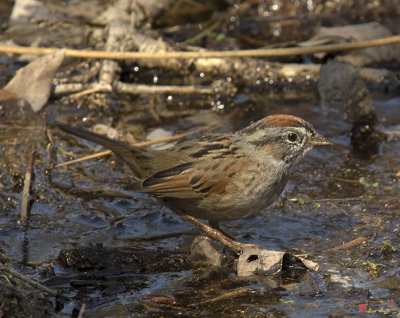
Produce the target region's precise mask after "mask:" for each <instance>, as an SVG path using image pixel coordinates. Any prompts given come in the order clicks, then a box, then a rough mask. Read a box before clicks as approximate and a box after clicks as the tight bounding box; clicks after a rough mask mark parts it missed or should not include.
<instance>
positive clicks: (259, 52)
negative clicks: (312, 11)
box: [0, 36, 400, 60]
mask: <svg viewBox="0 0 400 318" xmlns="http://www.w3.org/2000/svg"><path fill="white" fill-rule="evenodd" d="M399 42H400V36H391V37H386V38H381V39H374V40H368V41H360V42H354V43H343V44H330V45H319V46H314V47H292V48H277V49H254V50H240V51H237V50H236V51H199V52H159V53H152V52H106V51H91V50H86V51H84V50H71V49H67V50H66V51H65V56H69V57H76V58H98V59H118V60H126V59H193V58H202V59H203V58H223V57H266V56H288V55H303V54H313V53H319V52H336V51H347V50H354V49H362V48H367V47H374V46H381V45H388V44H393V43H399ZM57 50H59V49H58V48H43V47H41V48H35V47H24V46H7V45H1V46H0V52H2V53H14V54H36V55H44V54H51V53H54V52H55V51H57Z"/></svg>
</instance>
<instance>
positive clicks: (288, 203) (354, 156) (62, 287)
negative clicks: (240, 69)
mask: <svg viewBox="0 0 400 318" xmlns="http://www.w3.org/2000/svg"><path fill="white" fill-rule="evenodd" d="M267 2H268V1H267ZM267 2H265V3H264V2H262V3H261V2H260V3H259V4H258V7H257V8H258V9H257V10H258V11H257V10H256V11H257V12H259V13H260V10H262V8H263V7H262V6H263V5H267V4H269V2H268V3H267ZM307 3H308V1H307ZM323 3H328V1H327V2H323ZM0 7H2V10H0V11H1V12H4V14H3V13H2V16H1V22H2V23H3V25H2V31H3V32H5V30H6V29H7V17H8V15H7V14H6V13H7V12H9V11H10V10H11V8H12V3H11V2H5V3H2V4H0ZM3 7H4V8H3ZM227 7H229V5H228V4H224V5H223V6H222V7H221V8H212V10H226V8H227ZM252 8H253V10H255V9H254V7H252ZM381 8H382V10H381V11H380V12H377V11H374V10H375V9H374V10H371V11H366V13H365V15H364V16H363V18H362V19H361V18H360V16H359V15H358V14H356V13H355V11H352V10H353V9H354V8H350V9H348V11H346V10H344V11H343V12H342V14H340V12H339V13H337V12H336V15H333V16H330V17H329V19H328V18H327V17H325V19H321V20H322V22H324V23H327V21H328V22H329V23H330V24H331V25H334V24H335V22H336V23H341V24H344V23H346V24H351V23H360V22H366V21H367V22H368V21H376V20H378V19H379V20H380V21H383V22H384V23H385V25H386V26H388V27H389V28H390V29H391V30H392V31H393V32H396V30H397V32H398V31H399V25H400V24H399V16H400V15H399V12H398V11H397V12H396V11H390V8H392V7H391V3H390V2H388V3H386V2H385V3H383V4H382V7H381ZM287 10H288V9H287ZM385 10H386V11H385ZM310 11H312V10H310ZM287 12H289V11H287ZM242 14H243V13H242ZM251 17H254V16H252V15H250V14H249V15H246V14H243V16H242V20H241V23H240V24H239V25H236V24H235V29H234V32H233V31H232V32H230V33H229V32H226V36H227V40H226V41H228V42H227V44H226V45H228V46H229V45H230V43H231V42H229V41H233V39H235V41H237V42H236V43H235V44H236V45H238V43H239V44H240V47H241V48H251V47H254V46H258V45H259V41H261V40H260V39H265V38H267V37H266V36H265V34H271V32H272V31H274V30H275V29H274V28H273V29H272V31H271V29H268V30H266V29H265V28H264V27H265V26H264V24H263V20H262V19H261V18H260V16H258V18H254V19H253V20H252V19H251ZM316 17H317V15H316V14H315V15H314V16H313V18H314V19H316ZM308 18H309V19H307V17H304V20H302V25H303V27H304V32H301V37H303V38H304V39H305V38H307V36H308V35H309V34H311V33H312V31H313V28H314V26H315V20H313V19H311V18H310V17H308ZM165 19H166V20H165V21H164V22H162V23H161V22H160V23H159V26H158V28H159V30H160V32H161V33H162V34H164V36H166V35H167V34H169V33H172V32H173V29H172V26H170V25H169V24H168V16H167V18H165ZM180 19H183V18H182V17H181V16H180ZM335 19H336V20H335ZM365 20H366V21H365ZM183 22H187V21H183ZM183 22H181V21H180V23H183ZM289 25H290V23H289ZM283 26H284V25H283ZM283 26H281V28H283V30H284V31H286V32H287V33H285V32H281V33H279V34H275V35H274V36H271V35H270V38H273V42H285V41H290V40H292V38H291V35H292V34H293V33H291V32H290V30H287V29H285V28H284V27H283ZM280 30H281V29H280ZM219 31H221V33H223V31H224V30H219ZM185 32H186V33H185ZM297 32H299V31H297ZM194 35H195V32H194V31H193V28H188V29H183V30H180V32H178V33H174V34H173V38H174V40H178V39H180V38H183V37H184V38H191V37H192V36H194ZM215 36H218V34H216V35H215ZM299 36H300V35H299ZM249 39H253V41H250V42H249ZM256 40H257V41H256ZM221 41H223V40H221ZM203 44H204V43H203ZM212 45H215V49H221V47H223V45H222V44H221V42H220V41H217V40H216V38H215V37H214V38H211V39H209V40H208V42H207V46H209V47H210V46H212ZM0 61H1V66H0V83H1V86H4V85H5V83H7V82H8V81H9V80H10V79H11V77H12V76H13V74H14V73H15V71H16V70H17V69H18V68H19V67H21V66H23V65H25V62H19V61H17V59H16V56H7V55H4V54H1V55H0ZM297 62H299V61H297ZM85 63H86V61H84V60H79V61H77V60H74V59H70V60H68V61H67V63H65V64H64V65H63V67H62V69H61V70H60V72H59V74H58V78H68V76H72V75H75V73H80V72H83V73H84V70H85V67H86V66H85V65H86V64H85ZM121 65H122V70H123V71H122V73H121V78H122V79H124V80H125V81H131V82H140V83H159V84H168V85H170V84H175V85H176V84H177V83H178V84H181V83H182V78H184V80H183V81H184V82H185V81H188V82H194V83H202V84H204V83H207V82H211V81H212V80H214V76H215V75H213V74H190V75H188V74H186V75H182V74H175V73H172V72H170V71H165V70H162V69H153V68H149V67H142V66H140V65H138V64H137V63H135V62H133V63H130V62H126V63H123V64H121ZM375 66H376V67H379V68H381V67H387V68H388V69H390V70H392V71H393V72H394V73H395V74H399V72H398V71H399V65H398V64H396V63H392V64H388V63H386V64H385V65H382V64H378V65H375ZM221 78H223V77H221ZM225 80H227V79H226V78H225ZM367 88H368V90H369V92H370V94H371V99H372V101H373V105H374V107H375V110H376V114H377V118H378V126H377V127H378V131H379V135H380V136H381V138H380V139H379V145H378V148H377V152H376V153H372V154H371V153H369V154H368V156H361V155H360V154H359V153H355V152H354V151H353V147H352V145H351V138H350V132H351V129H352V124H351V123H349V122H348V121H345V120H343V114H342V113H341V112H340V111H336V110H332V109H330V108H327V107H325V106H324V105H322V102H321V97H320V95H319V93H318V87H317V83H316V82H312V81H311V82H309V83H302V84H301V85H295V83H294V84H290V83H287V82H286V83H284V84H282V85H272V84H271V83H269V82H268V81H260V82H257V81H255V82H254V83H253V85H250V86H241V85H238V91H237V93H236V94H234V96H222V97H221V96H219V97H217V96H213V95H211V96H210V95H207V96H203V95H196V96H179V95H156V96H153V95H152V96H149V95H147V96H143V95H141V96H132V95H128V94H125V95H124V94H117V93H109V94H107V93H97V94H91V95H88V96H85V97H83V98H81V99H79V100H78V101H77V100H74V99H71V98H70V96H68V95H67V96H63V97H60V96H53V97H52V98H51V99H50V100H49V102H48V104H47V105H46V107H45V108H44V110H43V111H42V112H40V113H39V114H36V115H31V114H29V115H26V114H23V113H22V114H18V116H15V115H14V116H13V117H11V118H10V117H7V116H6V115H4V117H3V118H2V121H1V123H0V154H1V155H0V189H1V191H0V208H1V209H0V252H1V261H2V262H3V263H4V264H5V265H6V266H8V267H9V268H11V269H13V270H15V271H17V272H19V273H21V274H24V275H26V276H28V277H30V278H32V279H34V280H36V281H38V282H40V283H41V284H42V285H44V286H46V287H48V288H51V289H52V290H54V291H57V292H58V296H57V297H54V296H52V295H49V294H48V293H47V292H44V291H42V290H40V289H38V288H34V287H33V286H32V285H29V284H26V283H23V282H22V281H19V280H15V279H11V278H12V275H10V274H9V273H7V272H4V271H2V275H0V284H1V290H0V317H1V316H3V317H14V316H15V317H27V316H31V317H46V316H48V317H52V316H60V317H61V316H72V317H77V316H78V313H79V311H80V310H81V311H82V312H84V317H123V316H132V317H138V316H140V317H178V316H179V317H221V316H222V317H238V316H239V317H249V316H254V317H288V316H291V317H326V316H329V317H348V316H352V315H363V314H361V313H360V311H364V310H366V311H368V310H369V313H371V314H377V312H375V310H383V311H385V312H384V313H386V314H388V315H392V316H395V315H399V314H400V269H399V268H400V266H399V265H400V264H399V263H400V258H399V251H398V250H399V248H400V225H399V216H400V215H399V214H400V199H399V193H400V183H399V179H400V133H399V123H400V101H399V97H398V96H399V93H400V87H399V85H398V82H397V83H396V82H395V83H381V84H376V83H374V84H371V83H367ZM275 113H285V114H293V115H296V116H300V117H302V118H304V119H306V120H308V121H309V122H311V123H312V124H313V125H314V127H315V128H316V129H317V130H318V132H320V133H321V134H322V135H324V136H326V137H328V138H329V139H330V140H331V141H333V142H334V143H335V144H336V146H335V147H332V148H330V149H321V150H313V151H312V152H311V153H310V154H309V155H308V156H307V157H306V158H305V159H304V160H302V161H301V163H300V164H299V165H298V166H297V168H296V169H295V170H294V173H293V175H292V177H291V179H290V182H289V184H288V186H287V187H286V191H285V192H284V194H283V195H282V197H281V198H280V199H279V201H278V202H277V203H276V204H274V205H273V206H271V207H269V208H268V209H266V210H265V211H263V213H262V215H260V216H255V217H250V218H246V219H241V220H237V221H231V222H224V223H223V224H222V229H223V230H225V231H226V232H228V233H230V234H232V235H233V236H234V237H235V238H236V239H238V240H241V241H245V242H249V243H257V244H260V245H261V246H264V247H266V248H269V249H273V250H280V251H288V252H291V253H293V254H307V255H309V257H310V259H311V260H313V261H315V262H317V263H318V264H319V266H320V268H319V270H318V271H317V272H313V271H305V270H304V269H302V268H286V269H285V270H283V271H282V272H280V273H279V274H277V275H272V276H267V275H255V276H252V277H250V278H241V277H238V276H237V274H236V263H235V262H236V260H237V255H236V254H235V253H234V252H233V251H230V250H228V249H224V248H223V247H222V246H220V245H218V244H216V245H215V246H216V248H217V249H218V250H220V251H221V252H222V253H223V255H224V262H223V265H222V266H220V267H212V266H205V265H204V264H199V263H194V262H192V260H191V258H190V248H191V243H192V241H193V240H194V239H195V238H196V237H197V236H198V235H200V234H201V232H200V230H199V229H197V228H196V227H194V226H193V225H192V224H190V223H188V222H185V221H183V220H181V219H180V218H179V216H177V215H176V214H174V213H173V212H172V211H170V210H168V209H167V208H165V207H163V206H162V205H160V204H159V203H158V202H157V201H156V200H155V199H154V198H152V197H151V196H148V195H145V194H141V193H137V192H134V191H132V190H131V189H130V187H129V183H130V179H129V177H128V176H127V174H126V171H125V170H124V167H123V166H122V165H121V164H120V162H119V161H118V159H117V158H116V157H114V156H106V157H103V158H100V159H94V160H88V161H85V162H82V163H76V164H73V165H69V166H66V167H55V165H56V164H59V163H62V162H65V161H68V160H70V159H73V158H79V157H82V156H84V155H88V154H92V153H95V152H96V151H101V150H103V149H102V148H101V147H99V146H97V145H95V144H93V143H90V142H88V141H85V140H82V139H79V138H75V137H72V136H69V135H67V134H65V133H62V132H61V131H60V130H58V129H57V128H54V127H52V126H51V123H52V122H53V121H54V120H55V119H56V118H57V119H59V118H62V119H64V120H66V121H68V122H69V123H71V124H72V125H76V126H80V127H84V128H87V129H90V128H91V127H92V126H93V125H94V124H98V123H102V124H105V125H107V126H112V127H115V128H117V130H118V131H120V132H123V133H124V135H125V136H126V134H128V133H130V135H129V136H130V137H129V138H134V139H136V140H144V139H146V136H148V135H149V134H150V132H152V131H154V130H155V129H156V128H163V130H164V131H169V132H172V134H173V135H175V134H180V133H185V132H188V131H192V130H196V129H198V128H201V127H204V126H206V125H207V124H209V123H211V122H212V123H213V124H214V125H213V126H212V127H211V128H208V129H207V132H211V133H212V132H213V131H234V130H236V129H239V128H242V127H244V126H246V125H247V124H248V123H249V122H250V121H252V120H256V119H259V118H262V117H263V116H266V115H269V114H275ZM202 133H204V132H203V131H200V132H197V133H196V134H194V136H199V135H201V134H202ZM192 136H193V135H191V136H189V137H186V138H192ZM32 150H34V152H35V154H34V164H33V179H32V186H31V196H30V201H29V207H30V216H29V219H28V221H27V222H21V220H20V205H21V197H22V189H23V183H24V178H25V167H26V162H27V158H28V157H29V154H30V153H31V152H32ZM353 240H356V241H355V243H354V244H350V246H348V247H343V248H342V247H341V245H342V244H343V243H346V242H351V241H353ZM10 279H11V280H10ZM82 305H84V307H83V308H82ZM381 313H382V312H381ZM368 316H369V315H368Z"/></svg>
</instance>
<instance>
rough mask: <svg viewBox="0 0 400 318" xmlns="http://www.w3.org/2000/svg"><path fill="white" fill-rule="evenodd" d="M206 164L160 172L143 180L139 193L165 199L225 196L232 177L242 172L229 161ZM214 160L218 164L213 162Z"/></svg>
mask: <svg viewBox="0 0 400 318" xmlns="http://www.w3.org/2000/svg"><path fill="white" fill-rule="evenodd" d="M206 160H212V159H206ZM206 160H204V161H203V162H200V163H199V162H196V164H193V163H185V164H181V165H178V166H175V167H172V168H170V169H167V170H163V171H160V172H158V173H156V174H155V175H153V176H151V177H149V178H147V179H145V180H144V181H143V183H142V189H143V191H145V192H148V193H152V194H156V195H159V196H165V197H173V198H182V199H183V198H202V197H204V196H207V195H213V194H221V193H224V192H226V191H227V186H228V184H229V183H230V179H231V178H232V176H233V175H234V174H236V173H237V172H238V171H239V170H240V169H242V168H243V167H241V163H240V162H239V161H237V160H236V159H233V158H232V159H229V158H224V159H215V160H214V161H215V162H213V163H212V164H211V165H210V162H206ZM217 160H219V162H216V161H217ZM202 165H207V166H208V167H210V169H203V168H202V167H201V166H202ZM212 167H214V169H213V168H212Z"/></svg>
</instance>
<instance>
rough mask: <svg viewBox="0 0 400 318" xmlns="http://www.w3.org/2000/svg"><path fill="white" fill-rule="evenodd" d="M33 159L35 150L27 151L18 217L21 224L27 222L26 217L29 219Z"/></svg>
mask: <svg viewBox="0 0 400 318" xmlns="http://www.w3.org/2000/svg"><path fill="white" fill-rule="evenodd" d="M34 157H35V150H34V149H33V150H31V151H29V154H28V162H27V164H26V172H25V180H24V190H23V192H22V202H21V211H20V217H21V221H22V222H25V221H26V220H28V217H29V211H28V203H29V194H30V189H31V180H32V168H33V160H34Z"/></svg>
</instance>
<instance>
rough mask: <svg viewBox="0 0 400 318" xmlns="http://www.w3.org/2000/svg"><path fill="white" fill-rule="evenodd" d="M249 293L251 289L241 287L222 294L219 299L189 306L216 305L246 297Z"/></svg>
mask: <svg viewBox="0 0 400 318" xmlns="http://www.w3.org/2000/svg"><path fill="white" fill-rule="evenodd" d="M249 292H250V288H247V287H241V288H238V289H235V290H232V291H230V292H227V293H224V294H222V295H219V296H217V297H215V298H212V299H206V300H203V301H201V302H199V303H194V304H190V305H189V306H191V307H193V306H199V305H205V304H210V303H215V302H218V301H221V300H226V299H232V298H235V297H240V296H242V295H244V294H247V293H249Z"/></svg>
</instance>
